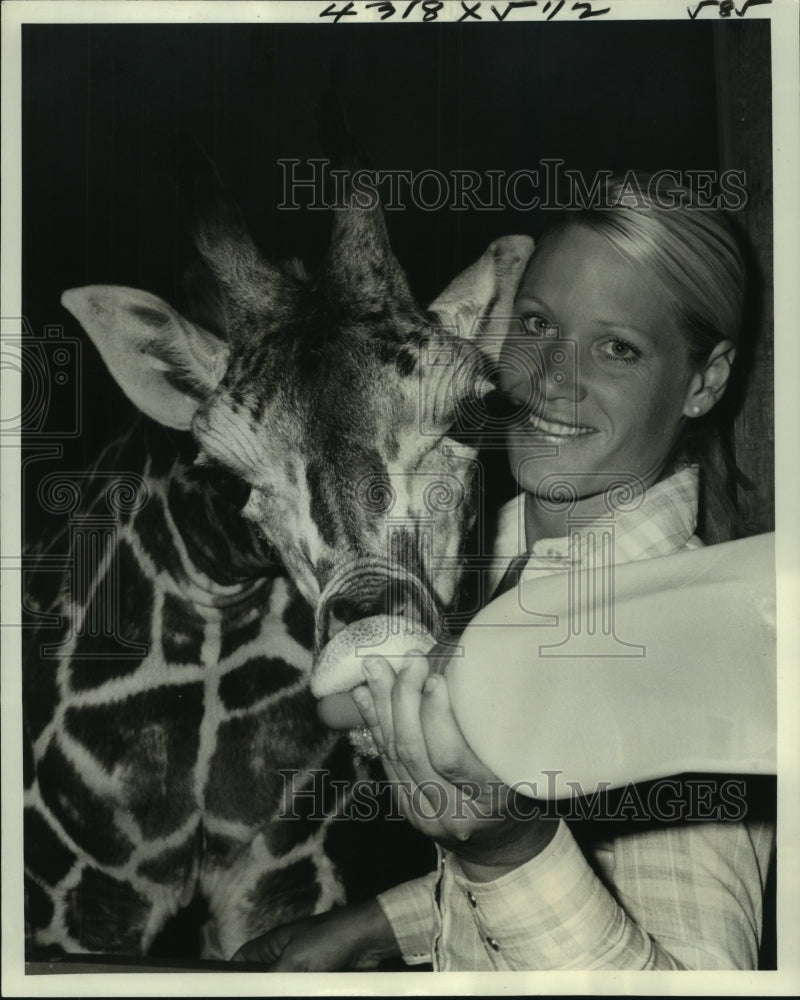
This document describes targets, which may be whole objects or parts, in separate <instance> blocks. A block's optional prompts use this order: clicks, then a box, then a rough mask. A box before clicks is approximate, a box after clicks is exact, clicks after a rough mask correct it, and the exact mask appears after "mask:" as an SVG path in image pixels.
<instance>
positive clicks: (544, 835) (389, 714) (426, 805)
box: [353, 653, 557, 881]
mask: <svg viewBox="0 0 800 1000" xmlns="http://www.w3.org/2000/svg"><path fill="white" fill-rule="evenodd" d="M365 672H366V674H367V686H366V687H360V688H357V689H356V690H355V691H354V692H353V700H354V701H355V703H356V704H357V705H358V707H359V710H360V712H361V714H362V716H363V719H364V722H365V723H366V725H367V726H368V727H369V729H370V731H371V733H372V737H373V739H374V740H375V743H376V745H377V747H378V749H379V751H380V753H381V760H382V761H383V766H384V769H385V770H386V775H387V777H388V778H389V780H390V781H391V782H392V784H393V789H394V793H395V796H396V799H397V802H398V805H399V807H400V809H401V810H402V812H403V814H404V815H405V816H406V818H407V819H408V820H409V822H410V823H411V824H412V825H413V826H414V827H416V828H417V829H418V830H420V831H421V832H422V833H424V834H426V835H427V836H429V837H431V838H432V839H433V840H435V841H437V843H439V844H441V845H442V846H444V847H446V848H448V849H449V850H451V851H452V852H453V853H455V854H457V855H458V857H459V860H460V861H461V864H462V868H463V869H464V872H465V874H466V875H467V877H468V878H471V879H473V880H474V881H488V880H490V879H494V878H498V877H499V876H500V875H502V874H505V872H507V871H511V870H512V869H513V868H516V867H518V866H519V865H520V864H523V863H524V862H525V861H528V860H530V858H532V857H535V856H536V855H537V854H539V853H540V852H541V851H542V850H543V849H544V847H546V846H547V844H548V843H549V842H550V840H551V839H552V837H553V835H554V834H555V830H556V825H557V822H556V821H555V820H552V819H542V818H540V817H538V816H537V815H536V813H537V811H538V810H537V809H536V806H535V804H534V803H533V801H532V800H530V799H525V798H522V797H520V796H517V795H516V794H515V793H514V792H513V791H512V790H511V789H510V788H508V787H507V786H506V785H504V784H503V783H502V782H501V781H500V780H499V779H498V778H497V777H496V776H495V775H494V774H492V772H491V771H489V770H488V769H487V768H486V767H485V766H484V765H483V764H482V763H481V761H480V760H478V758H477V757H476V756H475V754H474V753H473V752H472V750H471V749H470V748H469V746H468V744H467V742H466V740H465V739H464V737H463V735H462V733H461V730H460V729H459V727H458V723H457V722H456V720H455V717H454V716H453V713H452V710H451V707H450V698H449V694H448V690H447V681H446V679H445V678H444V677H443V676H440V675H438V674H430V673H429V665H428V661H427V659H426V657H425V656H423V655H422V654H421V653H412V654H409V656H408V657H407V658H406V660H405V664H404V666H403V667H402V668H401V670H400V671H399V673H398V674H397V675H395V673H394V671H393V670H392V668H391V666H390V665H389V664H388V663H387V662H386V661H385V660H383V659H380V658H378V657H372V658H370V659H369V660H368V661H367V662H366V663H365Z"/></svg>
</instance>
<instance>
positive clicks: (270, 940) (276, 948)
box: [231, 924, 292, 965]
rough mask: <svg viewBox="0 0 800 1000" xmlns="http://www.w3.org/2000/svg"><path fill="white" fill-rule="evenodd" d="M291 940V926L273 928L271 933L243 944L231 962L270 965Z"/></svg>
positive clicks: (268, 932) (284, 925)
mask: <svg viewBox="0 0 800 1000" xmlns="http://www.w3.org/2000/svg"><path fill="white" fill-rule="evenodd" d="M291 939H292V932H291V925H289V924H283V925H282V926H281V927H273V929H272V930H271V931H267V933H266V934H262V935H261V937H257V938H253V940H252V941H248V942H247V943H246V944H243V945H242V947H241V948H240V949H239V950H238V951H237V952H236V954H235V955H234V956H233V958H232V959H231V961H232V962H252V963H254V964H258V965H272V963H273V962H276V961H277V960H278V959H279V958H280V957H281V955H282V954H283V950H284V948H285V947H286V945H287V944H288V943H289V942H290V941H291Z"/></svg>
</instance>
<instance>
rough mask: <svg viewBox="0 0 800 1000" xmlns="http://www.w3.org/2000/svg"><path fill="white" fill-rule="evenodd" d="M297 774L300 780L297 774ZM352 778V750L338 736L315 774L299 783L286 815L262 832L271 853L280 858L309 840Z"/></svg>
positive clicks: (336, 806)
mask: <svg viewBox="0 0 800 1000" xmlns="http://www.w3.org/2000/svg"><path fill="white" fill-rule="evenodd" d="M297 777H298V781H299V780H300V775H298V776H297ZM354 777H355V768H354V764H353V754H352V750H351V749H350V746H349V744H348V742H347V740H345V739H340V740H338V741H337V742H336V744H335V745H334V747H333V750H332V751H331V753H330V754H329V755H328V756H327V757H326V758H325V760H324V761H323V762H322V763H321V765H320V767H319V768H318V769H316V771H315V774H313V775H311V777H310V779H309V780H307V781H306V783H305V784H299V785H298V788H297V794H295V795H294V796H293V797H292V800H291V803H290V804H289V805H288V807H287V813H288V815H287V816H286V817H285V818H283V819H282V818H281V817H280V816H279V817H278V818H277V819H276V821H275V822H274V823H272V824H271V825H270V826H269V828H268V829H267V830H266V831H265V837H266V841H267V847H268V848H269V851H270V853H271V854H272V855H274V856H275V857H282V856H283V855H284V854H287V853H288V852H289V851H291V850H292V849H293V848H294V847H296V846H297V845H298V844H301V843H303V842H305V841H306V840H308V838H309V837H311V835H312V834H313V833H315V832H316V831H317V830H318V829H319V827H320V825H321V823H323V822H324V821H325V819H326V817H327V816H328V815H332V814H334V813H336V812H337V811H340V810H341V807H342V805H343V802H342V798H343V794H344V787H343V786H344V784H345V783H346V785H347V787H350V786H351V784H352V782H353V779H354ZM332 779H333V780H332Z"/></svg>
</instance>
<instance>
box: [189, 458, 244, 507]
mask: <svg viewBox="0 0 800 1000" xmlns="http://www.w3.org/2000/svg"><path fill="white" fill-rule="evenodd" d="M195 468H196V469H197V471H198V474H199V477H200V479H201V481H202V483H203V484H204V485H205V486H206V487H207V488H208V489H209V490H210V491H211V492H212V493H213V494H214V495H215V496H217V497H220V498H221V499H222V500H224V501H225V502H226V503H228V504H230V506H231V507H235V508H236V510H242V508H243V507H244V505H245V504H246V503H247V501H248V499H249V498H250V483H248V482H246V481H245V480H244V479H242V478H241V476H237V475H236V473H234V472H231V471H230V470H228V469H226V468H225V467H224V466H222V465H220V464H219V463H217V462H210V461H209V462H206V463H204V464H203V465H200V466H195Z"/></svg>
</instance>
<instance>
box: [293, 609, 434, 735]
mask: <svg viewBox="0 0 800 1000" xmlns="http://www.w3.org/2000/svg"><path fill="white" fill-rule="evenodd" d="M401 629H402V631H401ZM435 643H436V640H435V639H434V637H433V636H432V635H431V633H430V632H429V631H428V629H426V628H425V627H424V626H423V625H421V624H420V623H419V622H417V621H414V620H413V619H409V618H402V617H398V616H392V615H374V616H373V617H372V618H362V619H361V620H360V621H357V622H353V623H352V624H350V625H346V626H345V627H344V628H342V629H341V630H340V631H339V632H337V633H336V635H335V636H334V637H333V638H332V639H331V640H330V642H329V643H327V645H326V646H325V647H324V648H323V650H322V652H321V653H320V655H319V657H318V658H317V662H316V663H315V665H314V669H313V671H312V673H311V693H312V694H313V695H314V697H316V698H325V697H327V696H328V695H334V694H340V693H342V692H347V691H351V690H352V689H353V688H354V687H358V685H359V684H363V683H364V680H365V675H364V665H363V664H364V660H365V659H366V658H367V657H370V656H381V657H383V658H384V659H386V660H388V662H389V663H390V664H391V665H392V666H393V667H394V668H395V670H397V669H399V666H400V664H401V662H402V660H403V657H404V656H406V654H408V653H409V652H411V651H412V650H418V651H419V652H421V653H427V652H428V650H430V649H431V648H432V647H433V646H434V645H435ZM351 703H352V701H351ZM359 718H360V716H359Z"/></svg>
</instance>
